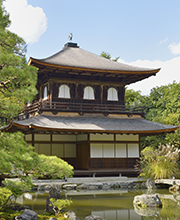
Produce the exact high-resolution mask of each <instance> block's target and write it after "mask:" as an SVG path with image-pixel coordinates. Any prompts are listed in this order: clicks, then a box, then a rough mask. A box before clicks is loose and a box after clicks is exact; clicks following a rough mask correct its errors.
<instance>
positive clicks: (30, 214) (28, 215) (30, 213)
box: [15, 209, 37, 220]
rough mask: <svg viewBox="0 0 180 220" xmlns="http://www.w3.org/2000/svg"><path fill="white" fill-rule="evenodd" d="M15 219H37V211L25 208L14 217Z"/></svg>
mask: <svg viewBox="0 0 180 220" xmlns="http://www.w3.org/2000/svg"><path fill="white" fill-rule="evenodd" d="M15 219H16V220H18V219H19V220H37V213H36V212H34V211H32V210H30V209H25V210H24V211H23V213H22V214H21V215H19V216H16V217H15Z"/></svg>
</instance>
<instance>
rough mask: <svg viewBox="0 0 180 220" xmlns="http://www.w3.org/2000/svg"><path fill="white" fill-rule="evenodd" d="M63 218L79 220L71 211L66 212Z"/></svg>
mask: <svg viewBox="0 0 180 220" xmlns="http://www.w3.org/2000/svg"><path fill="white" fill-rule="evenodd" d="M64 217H65V218H67V219H68V220H79V218H78V217H77V216H76V214H75V212H73V211H68V212H66V214H64Z"/></svg>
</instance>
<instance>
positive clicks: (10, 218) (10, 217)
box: [0, 210, 65, 220]
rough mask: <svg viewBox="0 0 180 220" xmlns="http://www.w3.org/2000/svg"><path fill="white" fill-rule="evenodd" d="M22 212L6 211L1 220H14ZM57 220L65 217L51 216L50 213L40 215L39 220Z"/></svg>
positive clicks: (0, 216)
mask: <svg viewBox="0 0 180 220" xmlns="http://www.w3.org/2000/svg"><path fill="white" fill-rule="evenodd" d="M21 214H22V212H16V211H12V210H6V211H4V212H0V220H14V218H15V216H17V215H21ZM53 217H54V218H57V219H58V220H64V219H65V217H64V215H58V216H54V215H50V214H49V213H44V214H42V215H38V217H37V220H49V219H50V218H53Z"/></svg>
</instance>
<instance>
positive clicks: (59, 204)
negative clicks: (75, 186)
mask: <svg viewBox="0 0 180 220" xmlns="http://www.w3.org/2000/svg"><path fill="white" fill-rule="evenodd" d="M50 201H51V203H52V204H51V206H53V210H54V212H55V215H59V214H60V213H61V210H62V209H63V208H66V207H67V206H70V205H71V204H72V201H71V200H68V199H54V198H51V199H50Z"/></svg>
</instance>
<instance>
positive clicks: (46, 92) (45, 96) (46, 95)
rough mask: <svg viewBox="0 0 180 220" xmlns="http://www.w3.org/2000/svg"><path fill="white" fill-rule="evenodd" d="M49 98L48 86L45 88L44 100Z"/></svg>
mask: <svg viewBox="0 0 180 220" xmlns="http://www.w3.org/2000/svg"><path fill="white" fill-rule="evenodd" d="M47 98H48V89H47V86H44V91H43V99H47Z"/></svg>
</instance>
